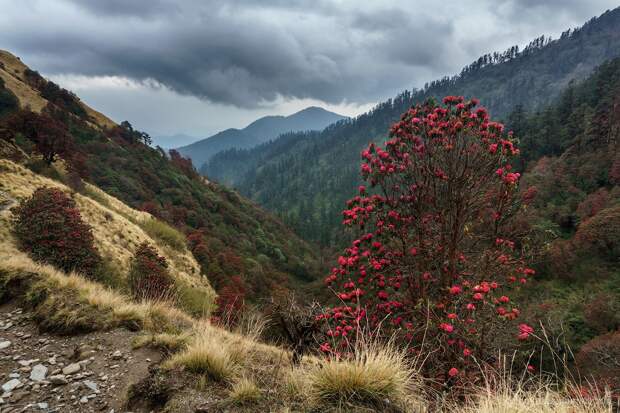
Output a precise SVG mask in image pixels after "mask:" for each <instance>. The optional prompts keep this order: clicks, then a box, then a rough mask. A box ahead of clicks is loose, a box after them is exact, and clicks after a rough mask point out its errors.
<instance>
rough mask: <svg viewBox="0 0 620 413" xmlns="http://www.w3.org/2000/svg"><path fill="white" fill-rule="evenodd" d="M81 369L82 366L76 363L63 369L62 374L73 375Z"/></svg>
mask: <svg viewBox="0 0 620 413" xmlns="http://www.w3.org/2000/svg"><path fill="white" fill-rule="evenodd" d="M81 369H82V366H80V365H79V364H78V363H72V364H69V365H68V366H67V367H65V368H64V369H62V374H65V375H69V374H75V373H77V372H78V371H80V370H81Z"/></svg>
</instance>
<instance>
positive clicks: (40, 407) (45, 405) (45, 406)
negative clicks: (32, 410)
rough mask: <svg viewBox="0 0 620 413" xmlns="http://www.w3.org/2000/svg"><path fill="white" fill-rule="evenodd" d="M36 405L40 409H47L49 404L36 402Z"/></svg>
mask: <svg viewBox="0 0 620 413" xmlns="http://www.w3.org/2000/svg"><path fill="white" fill-rule="evenodd" d="M37 407H38V408H39V409H41V410H47V409H48V407H49V404H47V403H37Z"/></svg>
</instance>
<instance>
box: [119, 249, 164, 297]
mask: <svg viewBox="0 0 620 413" xmlns="http://www.w3.org/2000/svg"><path fill="white" fill-rule="evenodd" d="M128 281H129V287H130V288H131V292H132V294H133V295H134V297H136V298H138V299H144V298H146V299H150V300H164V299H168V298H171V296H172V293H173V287H174V282H173V280H172V278H171V277H170V274H169V273H168V263H167V262H166V258H165V257H162V256H160V255H159V254H157V250H155V248H153V247H152V246H151V245H149V244H148V243H147V242H143V243H142V244H140V246H139V247H138V249H137V250H136V252H135V254H134V257H133V261H132V263H131V270H130V271H129V277H128Z"/></svg>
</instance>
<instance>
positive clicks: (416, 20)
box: [0, 0, 612, 108]
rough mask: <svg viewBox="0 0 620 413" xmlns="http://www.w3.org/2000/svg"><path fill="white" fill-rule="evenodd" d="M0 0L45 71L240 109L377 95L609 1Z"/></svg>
mask: <svg viewBox="0 0 620 413" xmlns="http://www.w3.org/2000/svg"><path fill="white" fill-rule="evenodd" d="M440 3H441V4H440ZM465 3H467V4H465ZM0 4H2V7H1V9H2V10H3V17H0V23H1V24H0V39H1V40H0V47H4V48H8V49H10V50H15V51H17V52H18V53H20V54H22V55H25V56H26V57H27V62H29V63H30V64H31V65H32V66H34V67H37V68H39V69H40V70H42V71H43V72H44V73H46V74H49V75H58V74H79V75H86V76H119V77H126V78H129V79H133V80H136V81H142V80H144V79H152V80H154V81H156V82H158V83H161V84H163V85H166V86H167V87H168V88H170V89H172V90H173V91H175V92H177V93H179V94H182V95H192V96H195V97H198V98H200V99H203V100H206V101H209V102H214V103H220V104H231V105H234V106H237V107H245V108H255V107H258V106H260V105H264V104H265V103H269V102H273V101H277V100H278V99H315V100H319V101H324V102H328V103H339V102H341V101H343V100H345V99H346V100H347V101H350V102H359V103H367V102H373V101H377V100H379V99H382V98H384V97H386V96H390V95H391V94H393V93H395V92H396V91H399V90H402V89H404V88H410V87H413V86H420V85H421V84H423V81H426V80H431V79H432V78H434V77H437V76H439V75H444V74H449V73H451V72H453V71H457V70H458V68H459V67H460V66H462V65H464V64H466V63H468V62H469V61H470V60H472V59H473V58H475V57H476V56H477V55H479V54H481V53H484V52H487V51H491V50H494V49H496V48H503V47H507V46H509V45H510V44H512V43H514V42H526V41H527V40H529V37H532V36H535V35H538V34H543V33H549V32H551V33H553V32H555V31H559V30H564V29H565V28H567V27H571V26H574V25H576V24H579V23H581V22H583V21H585V20H587V19H588V18H590V17H592V16H593V15H596V14H600V13H601V12H602V11H604V9H605V8H606V7H611V6H612V2H610V1H605V0H597V1H585V0H584V1H577V0H572V1H551V2H545V3H544V4H542V5H541V4H540V3H539V2H535V1H533V0H502V1H490V0H485V1H478V2H475V4H474V3H470V2H456V1H455V2H436V1H427V0H419V1H415V2H409V1H401V2H384V1H381V2H379V1H369V2H359V1H349V0H343V1H328V0H255V1H253V0H212V1H200V0H185V1H176V0H175V1H173V0H132V1H125V0H107V1H100V0H59V1H54V2H49V1H43V0H39V1H35V0H23V1H20V2H12V1H9V0H6V1H4V0H0ZM24 28H28V30H24ZM526 36H527V37H526Z"/></svg>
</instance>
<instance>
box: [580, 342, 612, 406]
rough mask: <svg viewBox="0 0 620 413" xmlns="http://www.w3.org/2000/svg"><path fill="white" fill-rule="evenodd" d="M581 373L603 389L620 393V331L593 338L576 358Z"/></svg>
mask: <svg viewBox="0 0 620 413" xmlns="http://www.w3.org/2000/svg"><path fill="white" fill-rule="evenodd" d="M576 362H577V366H578V367H579V372H580V373H581V374H582V375H583V376H584V377H587V378H589V379H591V378H594V379H595V380H596V382H597V383H599V384H600V386H601V387H609V388H610V390H611V391H612V392H613V393H614V394H618V393H620V330H618V331H614V332H610V333H607V334H603V335H600V336H598V337H595V338H593V339H592V340H590V341H589V342H587V343H586V344H584V345H583V347H581V350H580V351H579V353H578V354H577V357H576Z"/></svg>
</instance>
